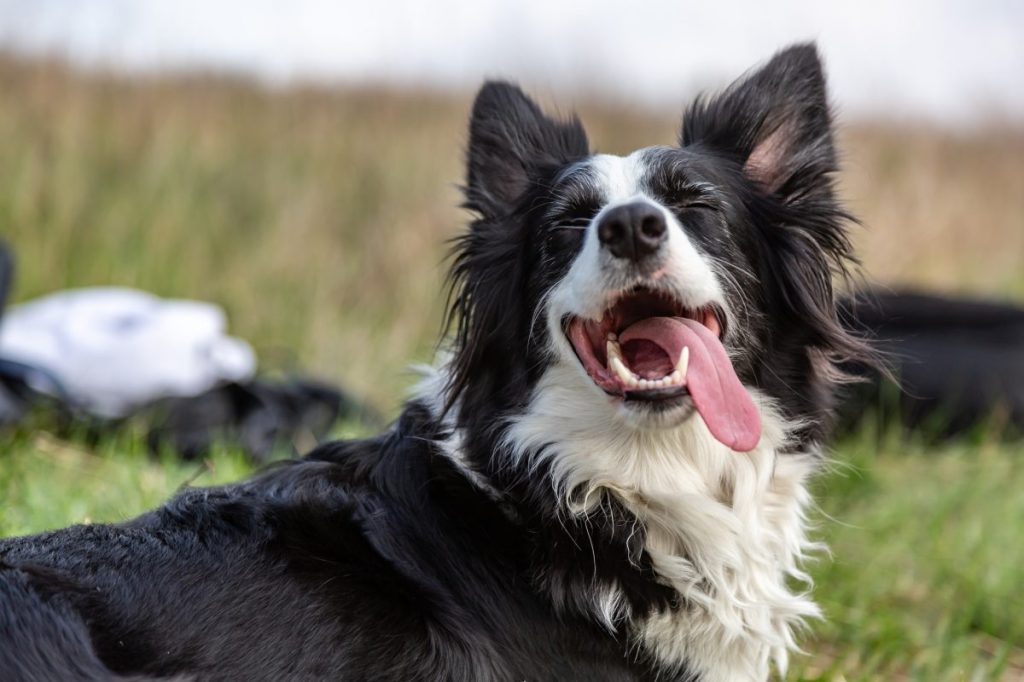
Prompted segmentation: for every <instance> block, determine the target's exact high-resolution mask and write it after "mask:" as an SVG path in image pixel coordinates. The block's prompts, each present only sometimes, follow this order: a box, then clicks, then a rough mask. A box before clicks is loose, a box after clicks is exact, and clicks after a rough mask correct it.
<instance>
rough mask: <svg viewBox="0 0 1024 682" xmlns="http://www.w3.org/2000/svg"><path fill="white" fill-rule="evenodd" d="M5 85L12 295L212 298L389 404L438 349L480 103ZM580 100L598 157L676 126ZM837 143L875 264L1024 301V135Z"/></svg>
mask: <svg viewBox="0 0 1024 682" xmlns="http://www.w3.org/2000/svg"><path fill="white" fill-rule="evenodd" d="M0 91H2V92H3V105H2V106H0V160H2V162H0V234H3V235H4V236H5V237H6V238H7V239H8V240H9V241H10V242H12V243H13V245H14V247H15V249H16V251H17V254H18V257H19V260H20V271H19V276H18V284H17V291H16V297H17V299H27V298H31V297H33V296H38V295H40V294H44V293H46V292H49V291H52V290H55V289H60V288H63V287H75V286H86V285H99V284H117V285H125V286H133V287H141V288H143V289H147V290H150V291H153V292H156V293H158V294H162V295H167V296H181V297H195V298H201V299H208V300H213V301H217V302H219V303H221V304H223V305H224V306H225V307H226V308H227V309H228V312H229V314H230V319H231V323H232V327H233V331H234V332H236V333H237V334H240V335H241V336H244V337H246V338H248V339H250V340H251V341H252V342H253V343H254V344H255V345H256V347H257V350H258V351H259V353H260V356H261V358H262V359H263V361H264V364H265V365H266V366H269V367H279V368H280V367H284V368H288V367H294V366H301V367H304V368H307V369H309V370H311V371H314V372H317V373H320V374H323V375H326V376H328V377H332V378H335V379H338V380H342V381H344V382H345V383H346V384H347V385H349V386H350V387H351V388H353V389H354V390H356V391H358V392H361V393H363V394H365V395H368V396H370V397H371V398H372V399H373V400H374V401H375V402H377V403H378V404H379V405H381V406H382V407H384V408H385V409H389V408H393V407H394V406H395V405H397V403H398V401H399V399H400V395H401V390H400V389H401V388H402V387H403V386H405V385H406V384H407V383H408V382H409V377H408V375H407V374H406V372H405V370H404V367H405V366H406V364H407V363H408V362H410V361H422V360H426V359H429V357H430V354H431V349H432V344H433V342H434V340H435V337H436V332H437V330H438V325H439V320H440V316H441V306H442V298H441V294H440V290H441V283H442V277H443V259H444V255H445V241H446V240H447V239H448V238H450V237H451V236H453V235H454V234H456V233H457V231H458V230H459V229H461V226H462V225H463V224H464V222H465V217H466V216H465V215H463V213H462V212H461V211H460V210H459V209H458V208H457V205H458V203H459V193H458V189H457V185H458V182H459V181H460V179H461V177H462V169H461V156H462V150H463V147H464V143H465V132H464V124H465V119H466V114H467V109H468V106H469V95H468V94H467V95H465V96H455V95H442V94H437V93H430V92H393V91H386V90H376V89H369V88H364V89H348V90H330V89H322V88H293V89H288V90H280V91H274V90H267V89H261V88H258V87H255V86H253V85H251V84H248V83H246V82H244V81H237V80H232V79H229V78H224V77H218V78H212V77H199V76H194V77H175V78H148V79H145V78H136V79H128V78H119V77H112V76H104V75H95V74H93V75H83V74H81V73H77V72H75V71H73V70H71V69H69V68H67V67H66V66H65V65H62V64H60V63H56V62H44V63H40V62H32V63H26V62H22V61H19V60H17V59H14V58H11V57H6V58H0ZM549 100H550V98H549ZM557 104H558V105H559V107H561V108H562V109H563V110H566V109H568V108H569V106H570V105H571V104H572V103H567V102H557ZM577 109H578V111H579V113H580V114H581V116H582V118H583V120H584V123H585V124H587V126H588V129H589V131H590V134H591V139H592V142H593V143H594V145H595V146H596V147H598V148H599V149H601V150H602V151H611V152H625V151H629V150H631V149H633V148H635V147H638V146H643V145H647V144H654V143H664V142H671V141H672V140H673V138H674V135H675V129H676V124H677V121H676V120H675V117H674V116H668V115H663V114H652V113H645V112H638V111H630V110H625V109H622V108H621V107H620V108H615V107H611V106H608V105H603V104H599V103H593V102H581V103H577ZM841 142H842V148H843V151H844V156H845V158H846V172H845V173H844V175H843V177H842V183H843V193H844V195H845V196H846V198H847V200H848V202H849V204H850V206H851V207H852V208H853V209H854V211H855V212H856V213H857V214H858V215H859V216H860V217H861V218H862V220H863V221H864V224H865V226H866V228H865V229H864V230H861V231H859V232H858V235H857V241H858V243H859V245H860V247H861V252H862V254H863V256H864V260H865V263H866V267H867V272H868V273H869V275H870V276H874V277H877V278H879V279H881V280H882V281H884V282H902V283H911V284H920V285H929V286H937V287H940V288H943V289H965V290H972V291H978V292H982V293H987V294H994V295H998V296H1016V297H1018V298H1020V297H1024V131H1022V130H998V131H996V130H991V131H983V132H978V133H970V134H953V133H949V132H941V131H937V130H926V129H916V128H913V129H912V128H899V129H893V128H886V127H881V126H856V127H850V128H844V129H843V133H842V135H841Z"/></svg>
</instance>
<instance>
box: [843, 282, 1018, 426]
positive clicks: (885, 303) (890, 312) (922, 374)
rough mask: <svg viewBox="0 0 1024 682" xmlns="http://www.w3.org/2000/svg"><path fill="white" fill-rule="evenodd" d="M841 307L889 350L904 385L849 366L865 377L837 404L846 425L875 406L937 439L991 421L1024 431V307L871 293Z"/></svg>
mask: <svg viewBox="0 0 1024 682" xmlns="http://www.w3.org/2000/svg"><path fill="white" fill-rule="evenodd" d="M842 309H843V312H844V314H845V316H846V318H847V319H848V320H849V323H850V324H852V325H853V326H854V328H856V329H858V330H863V332H864V333H867V334H868V336H869V337H871V338H872V339H873V341H874V344H875V346H876V347H877V348H878V349H879V350H880V351H881V352H882V353H884V355H885V360H886V361H887V364H888V365H889V367H890V368H891V369H892V373H893V375H894V376H895V378H896V379H897V380H898V381H899V384H900V386H899V389H897V388H896V387H895V386H893V385H892V384H891V382H889V381H887V380H886V379H884V377H882V376H881V375H880V373H879V372H878V371H876V370H873V369H871V368H868V367H865V366H854V367H852V368H849V369H850V371H852V372H853V373H855V374H858V375H861V376H863V377H864V378H866V379H867V380H868V381H866V382H865V383H863V384H859V385H858V384H855V385H852V386H850V387H848V390H847V394H846V395H845V396H844V399H843V401H842V402H841V404H840V429H841V430H843V429H850V428H853V427H855V426H856V425H857V424H858V423H859V422H860V420H861V419H862V418H863V416H864V415H865V414H866V413H870V412H872V411H874V413H876V414H881V415H883V416H885V415H889V416H892V417H896V418H898V419H899V421H900V423H901V424H902V425H904V426H905V427H907V428H909V429H917V430H920V431H921V433H923V434H924V435H925V436H928V437H932V438H948V437H951V436H956V435H959V434H964V433H967V432H970V431H971V430H973V429H975V428H978V427H980V426H984V425H988V424H997V425H1000V426H1004V427H1005V428H1006V432H1007V434H1017V435H1019V434H1024V308H1021V307H1018V306H1015V305H1010V304H1005V303H998V302H993V301H987V300H979V299H972V298H964V297H953V296H942V295H934V294H924V293H917V292H908V291H904V292H899V291H897V292H882V291H869V292H864V293H861V294H858V295H856V296H854V297H852V298H850V299H847V300H845V301H843V302H842ZM872 408H875V409H874V410H872Z"/></svg>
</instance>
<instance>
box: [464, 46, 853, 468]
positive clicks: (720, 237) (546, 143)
mask: <svg viewBox="0 0 1024 682" xmlns="http://www.w3.org/2000/svg"><path fill="white" fill-rule="evenodd" d="M832 138H833V135H832V123H831V117H830V113H829V107H828V103H827V99H826V92H825V81H824V77H823V74H822V69H821V64H820V61H819V59H818V55H817V52H816V50H815V48H814V47H813V46H796V47H793V48H790V49H787V50H785V51H783V52H781V53H779V54H778V55H776V56H775V57H774V58H773V59H772V60H771V61H770V62H768V63H767V64H766V65H765V66H763V67H762V68H760V69H759V70H756V71H754V72H752V73H751V74H749V75H747V76H746V77H744V78H742V79H741V80H739V81H737V82H736V83H734V84H733V85H732V86H730V87H729V88H728V89H726V90H725V91H724V92H722V93H721V94H719V95H717V96H715V97H711V98H708V99H698V100H697V101H696V102H695V103H693V104H692V105H691V106H690V107H689V109H688V111H687V112H686V114H685V116H684V119H683V125H682V132H681V136H680V141H679V144H678V146H655V147H648V148H645V149H640V150H638V151H635V152H633V153H632V154H629V155H628V156H621V157H620V156H611V155H606V154H593V153H591V151H590V147H589V144H588V141H587V137H586V134H585V132H584V130H583V128H582V126H581V124H580V122H579V121H578V120H577V119H575V118H573V119H570V120H566V121H561V120H555V119H552V118H549V117H548V116H546V115H545V114H544V113H543V112H542V111H541V110H540V109H539V108H538V106H537V105H536V104H535V103H534V102H533V101H531V100H530V99H529V98H528V97H527V96H526V95H524V94H523V93H522V91H520V90H519V89H518V88H517V87H515V86H513V85H509V84H507V83H488V84H486V85H485V86H484V87H483V89H482V90H481V91H480V93H479V95H478V96H477V99H476V102H475V105H474V107H473V113H472V119H471V123H470V139H469V150H468V173H467V182H466V188H465V195H466V206H467V207H468V208H470V209H471V210H473V211H474V212H475V213H476V214H477V219H476V220H475V221H474V222H473V224H472V227H471V229H470V231H469V232H468V233H467V234H466V235H465V236H463V237H462V238H460V240H459V241H458V243H457V247H456V258H455V264H454V269H453V285H454V289H453V292H454V296H453V306H452V313H453V316H454V317H455V318H456V319H457V320H458V327H457V333H456V336H455V347H454V357H453V360H452V364H451V368H450V369H451V384H450V387H449V398H450V400H452V401H458V402H459V404H460V405H461V407H460V409H459V413H460V415H461V418H462V419H463V420H477V421H480V420H494V418H495V416H496V413H497V414H500V413H514V412H515V411H516V410H519V409H522V408H523V407H524V406H525V404H526V402H527V401H528V400H529V398H530V395H531V393H532V391H533V390H534V388H535V387H536V385H537V383H538V382H539V381H540V380H541V379H542V377H544V375H545V374H546V373H549V372H555V371H557V372H559V373H560V374H559V376H560V379H559V381H561V382H562V383H565V382H570V383H571V384H572V386H571V387H566V386H563V387H562V388H569V389H571V390H573V391H576V392H577V395H579V396H581V399H584V400H587V401H591V402H592V404H593V405H594V406H595V408H596V409H607V414H608V419H609V420H621V422H622V424H623V428H628V429H663V428H671V427H674V426H676V425H678V424H681V423H683V422H684V421H685V420H688V419H694V418H697V417H696V416H695V415H697V414H699V418H702V419H703V420H704V422H705V423H706V425H707V426H708V428H709V430H710V431H711V433H712V434H713V435H714V436H715V437H716V438H717V439H718V440H719V441H721V442H723V443H725V444H726V445H729V446H730V447H732V448H733V449H736V450H749V449H751V448H753V447H754V446H755V445H756V443H757V441H758V439H759V436H760V423H759V411H758V407H757V405H756V404H755V402H754V400H753V399H752V396H751V390H752V389H756V390H757V391H758V392H759V393H760V394H762V395H765V396H767V397H768V398H770V399H773V400H774V401H775V402H776V403H777V405H778V407H779V408H780V409H781V410H782V412H783V413H784V415H785V416H786V417H787V418H788V419H789V420H791V421H792V422H794V423H800V424H802V425H803V426H802V427H801V430H800V431H799V433H797V434H796V436H797V437H798V438H800V439H802V440H813V439H817V438H819V437H820V436H821V429H822V428H823V424H824V422H825V417H826V415H827V412H828V408H829V403H830V400H829V396H830V393H831V391H830V388H831V382H832V379H833V378H834V376H835V375H836V372H835V369H834V368H835V363H837V362H839V361H842V360H844V359H846V358H847V357H849V356H851V355H856V354H858V353H859V352H860V351H861V350H862V347H861V345H860V343H859V341H858V340H857V339H855V338H853V337H851V336H850V335H849V334H848V333H847V332H846V331H845V330H844V328H843V327H842V325H841V324H839V322H838V321H837V318H836V310H835V306H834V303H833V291H832V278H833V276H834V275H835V274H836V272H837V271H838V272H845V268H846V264H847V262H848V261H849V259H850V257H851V256H850V245H849V242H848V240H847V236H846V233H845V231H844V223H845V222H846V214H845V213H844V212H843V211H842V209H841V208H840V207H839V205H838V203H837V201H836V198H835V195H834V190H833V181H832V177H831V175H832V173H833V172H834V171H835V169H836V154H835V150H834V147H833V139H832ZM582 396H586V397H585V398H582Z"/></svg>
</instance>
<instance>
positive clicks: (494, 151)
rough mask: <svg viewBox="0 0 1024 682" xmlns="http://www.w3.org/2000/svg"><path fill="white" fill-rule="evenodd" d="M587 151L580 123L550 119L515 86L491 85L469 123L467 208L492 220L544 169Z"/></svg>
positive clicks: (480, 97)
mask: <svg viewBox="0 0 1024 682" xmlns="http://www.w3.org/2000/svg"><path fill="white" fill-rule="evenodd" d="M588 153H589V149H588V145H587V135H586V133H585V132H584V131H583V126H582V125H581V124H580V122H579V120H578V119H576V118H575V117H573V118H572V119H570V120H568V121H564V122H563V121H556V120H553V119H550V118H548V117H547V116H545V115H544V114H543V112H541V110H540V107H538V106H537V105H536V104H535V103H534V102H533V100H531V99H530V98H529V97H527V96H526V95H525V94H523V91H522V90H520V89H519V88H518V87H516V86H515V85H512V84H510V83H504V82H497V81H490V82H487V83H485V84H484V86H483V87H482V88H481V89H480V92H479V93H478V94H477V96H476V102H475V103H474V104H473V114H472V117H471V119H470V122H469V151H468V154H467V162H466V165H467V169H466V188H465V195H466V206H467V208H470V209H473V210H476V211H478V212H479V213H480V214H481V215H483V216H484V217H488V218H495V217H500V216H503V215H506V214H508V213H509V212H510V211H511V210H512V209H513V208H514V207H515V205H516V202H517V200H518V199H519V198H520V197H522V195H523V194H524V193H525V191H526V190H527V188H528V187H529V186H530V182H531V181H532V180H534V179H535V178H537V177H539V176H540V175H542V174H543V172H544V170H546V169H547V170H550V169H553V168H554V167H557V166H561V165H563V164H565V163H568V162H570V161H573V160H575V159H579V158H582V157H584V156H586V155H587V154H588Z"/></svg>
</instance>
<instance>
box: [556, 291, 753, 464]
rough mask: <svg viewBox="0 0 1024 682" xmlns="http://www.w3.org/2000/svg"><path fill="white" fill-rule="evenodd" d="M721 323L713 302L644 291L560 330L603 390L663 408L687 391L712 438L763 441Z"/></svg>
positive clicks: (745, 445) (741, 443) (738, 445)
mask: <svg viewBox="0 0 1024 682" xmlns="http://www.w3.org/2000/svg"><path fill="white" fill-rule="evenodd" d="M723 324H724V318H723V316H722V314H721V311H720V310H719V309H718V308H717V307H716V306H714V305H707V306H703V307H700V308H688V307H686V306H683V305H682V304H681V303H679V302H678V301H677V300H675V299H674V298H672V297H671V296H669V295H667V294H665V293H662V292H658V291H654V290H651V289H644V288H641V289H635V290H633V291H630V292H628V293H626V294H623V295H622V296H621V297H619V298H618V299H617V300H616V301H615V302H614V303H613V304H612V305H611V306H610V307H609V308H608V309H607V310H605V312H604V314H603V316H602V317H601V319H600V320H590V319H584V318H580V317H574V316H570V317H568V318H567V319H566V320H565V331H566V335H567V336H568V338H569V341H570V342H571V343H572V346H573V348H574V349H575V351H576V356H577V357H578V358H579V360H580V363H581V364H582V365H583V368H584V369H585V370H586V372H587V374H588V375H589V376H590V378H591V380H593V382H594V383H595V384H597V386H599V387H600V388H601V389H603V390H604V391H605V392H606V393H608V394H610V395H613V396H618V397H621V398H622V399H623V400H625V401H627V402H638V403H646V404H648V405H650V406H653V407H663V408H668V407H672V406H674V405H677V404H681V403H682V402H683V400H684V399H685V398H686V396H687V395H689V396H690V397H691V398H692V400H693V403H694V405H695V406H696V408H697V411H698V412H700V414H701V416H702V417H703V418H704V421H705V423H706V424H707V426H708V428H709V430H710V431H711V433H712V435H714V436H715V438H717V439H718V440H719V441H721V442H722V443H724V444H725V445H728V446H729V447H731V448H732V449H734V450H739V451H747V450H751V449H753V448H754V446H756V445H757V441H758V440H759V439H760V436H761V421H760V416H759V413H758V411H757V408H756V406H755V405H754V402H753V399H752V398H751V396H750V394H749V393H748V392H747V390H746V388H745V387H744V386H743V384H742V383H741V382H740V380H739V378H738V377H737V376H736V372H735V369H734V368H733V366H732V362H731V361H730V360H729V356H728V353H727V352H726V350H725V347H724V346H723V345H722V341H721V336H722V331H723Z"/></svg>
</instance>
